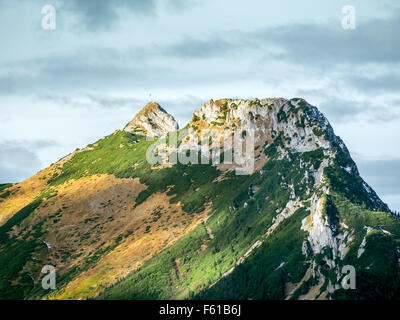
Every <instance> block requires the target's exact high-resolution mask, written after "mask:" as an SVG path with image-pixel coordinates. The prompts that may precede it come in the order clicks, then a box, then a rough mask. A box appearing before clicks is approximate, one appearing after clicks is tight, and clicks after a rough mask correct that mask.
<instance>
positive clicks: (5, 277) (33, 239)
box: [0, 190, 56, 299]
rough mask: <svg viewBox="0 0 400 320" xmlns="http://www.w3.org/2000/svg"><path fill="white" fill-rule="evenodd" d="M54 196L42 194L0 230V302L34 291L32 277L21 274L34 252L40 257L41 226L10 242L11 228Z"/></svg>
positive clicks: (52, 194) (43, 247)
mask: <svg viewBox="0 0 400 320" xmlns="http://www.w3.org/2000/svg"><path fill="white" fill-rule="evenodd" d="M55 195H56V193H54V191H52V190H48V191H46V192H43V193H42V194H41V195H40V196H39V197H37V198H36V199H35V200H34V201H33V202H31V203H30V204H28V205H27V206H26V207H24V208H22V209H21V210H20V211H18V212H17V213H16V214H15V215H13V216H12V217H11V218H10V219H9V220H8V221H7V222H6V223H5V224H3V225H2V226H1V227H0V299H23V298H24V297H25V296H26V295H27V294H28V292H29V291H30V290H31V289H32V288H33V280H32V279H31V275H30V274H28V273H26V272H24V271H23V267H24V265H25V264H26V262H27V261H29V260H31V259H32V255H33V253H34V252H35V253H37V254H40V251H44V250H45V246H44V245H43V242H42V240H41V236H42V234H43V233H42V230H41V224H37V225H35V226H33V230H32V231H31V232H30V233H29V234H25V235H23V236H21V237H19V238H13V237H11V238H10V237H9V232H10V231H11V229H12V227H13V226H17V225H19V224H20V223H21V222H22V221H23V220H24V219H25V218H27V217H28V216H29V215H30V214H31V213H32V212H33V211H34V210H35V209H36V208H37V207H38V206H40V205H41V204H42V203H43V202H45V201H46V200H47V199H48V198H50V197H54V196H55ZM37 271H38V272H39V271H40V270H37Z"/></svg>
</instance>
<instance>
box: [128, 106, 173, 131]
mask: <svg viewBox="0 0 400 320" xmlns="http://www.w3.org/2000/svg"><path fill="white" fill-rule="evenodd" d="M178 128H179V126H178V123H177V122H176V121H175V119H174V117H173V116H172V115H170V114H169V113H168V112H167V111H165V110H164V109H163V108H162V107H161V106H160V104H159V103H157V102H149V103H147V104H146V105H145V106H144V107H143V109H142V110H140V111H139V112H138V113H137V114H136V116H135V117H134V118H133V119H132V120H131V121H130V122H129V123H128V124H127V125H126V126H125V128H124V131H127V132H133V133H142V134H145V135H146V136H151V137H161V136H163V135H165V134H167V133H168V132H170V131H175V130H178Z"/></svg>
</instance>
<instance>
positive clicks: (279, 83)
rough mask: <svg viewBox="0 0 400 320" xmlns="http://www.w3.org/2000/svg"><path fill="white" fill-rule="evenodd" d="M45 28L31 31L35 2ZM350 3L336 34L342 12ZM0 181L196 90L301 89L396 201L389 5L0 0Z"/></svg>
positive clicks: (397, 84) (183, 118)
mask: <svg viewBox="0 0 400 320" xmlns="http://www.w3.org/2000/svg"><path fill="white" fill-rule="evenodd" d="M46 4H51V5H53V6H54V7H55V8H56V29H55V30H44V29H43V28H42V18H43V16H44V15H43V14H42V13H41V10H42V7H43V6H44V5H46ZM344 5H353V6H354V8H355V9H356V28H355V29H354V30H349V29H346V30H345V29H343V28H342V24H341V20H342V17H343V14H342V7H343V6H344ZM0 40H1V50H0V108H1V113H0V114H1V116H0V117H1V118H0V123H1V126H0V183H4V182H17V181H21V180H23V179H25V178H28V177H29V176H31V175H32V174H33V173H35V172H36V171H37V170H39V169H42V168H44V167H46V166H48V165H49V164H51V163H53V162H55V161H57V160H58V159H59V158H61V157H62V156H64V155H66V154H68V153H69V152H71V151H73V150H74V149H75V148H77V147H84V146H86V145H87V144H88V143H91V142H94V141H96V140H97V139H99V138H101V137H102V136H105V135H108V134H110V133H111V132H113V131H114V130H115V129H120V128H122V127H123V126H124V125H125V124H126V123H127V122H128V121H129V120H130V119H131V118H132V117H133V116H134V115H135V113H136V112H137V111H139V110H140V108H141V107H142V106H143V105H144V104H145V103H146V102H147V101H149V100H156V101H158V102H160V104H161V105H162V106H163V107H164V108H165V109H166V110H167V111H168V112H170V113H171V114H173V115H174V116H175V118H176V119H177V120H178V122H179V123H180V125H181V126H183V125H185V124H186V122H187V121H188V120H189V118H190V116H191V114H192V112H193V110H194V109H195V108H199V107H200V106H201V104H202V103H204V102H205V101H207V100H209V99H210V98H213V99H218V98H224V97H240V98H254V97H258V98H265V97H284V98H292V97H303V98H305V99H306V100H307V101H308V102H310V103H311V104H313V105H315V106H317V107H318V108H319V109H320V110H321V111H322V112H323V113H324V114H325V115H326V116H327V117H328V119H329V121H330V122H331V124H332V126H333V127H334V129H335V132H336V134H338V135H340V136H341V137H342V139H343V140H344V141H345V143H346V145H347V146H348V148H349V149H350V151H351V154H352V156H353V158H354V159H355V160H356V162H357V164H358V166H359V169H360V172H361V175H362V176H363V178H364V179H365V180H366V181H367V182H368V183H369V184H370V185H371V186H372V187H373V188H374V189H375V190H376V191H377V192H378V194H379V195H380V196H381V197H382V199H383V200H384V201H386V202H387V203H388V204H389V206H390V207H391V208H392V209H395V210H400V187H399V180H400V154H399V150H400V90H399V89H400V5H399V4H398V1H396V0H393V1H389V0H381V1H367V0H359V1H355V0H352V1H351V0H347V1H341V0H324V1H309V0H302V1H295V0H280V1H265V0H246V1H239V0H148V1H146V0H113V1H108V0H68V1H67V0H65V1H59V0H54V1H51V0H45V1H41V0H31V1H28V0H20V1H5V0H0Z"/></svg>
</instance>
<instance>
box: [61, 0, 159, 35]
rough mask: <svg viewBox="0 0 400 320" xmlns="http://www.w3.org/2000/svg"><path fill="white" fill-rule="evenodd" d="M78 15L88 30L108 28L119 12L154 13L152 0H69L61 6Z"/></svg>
mask: <svg viewBox="0 0 400 320" xmlns="http://www.w3.org/2000/svg"><path fill="white" fill-rule="evenodd" d="M62 8H64V9H66V10H69V11H71V12H73V13H74V14H76V15H77V16H79V18H80V22H81V23H83V24H84V25H85V26H86V28H87V29H89V30H99V29H105V28H110V27H112V25H113V24H114V23H115V22H116V21H117V20H118V16H119V13H120V12H121V11H124V10H129V11H131V12H133V13H134V14H136V15H151V14H154V13H155V10H156V1H154V0H112V1H110V0H84V1H81V0H69V1H67V2H65V3H64V5H63V7H62Z"/></svg>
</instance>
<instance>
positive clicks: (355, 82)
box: [344, 65, 400, 93]
mask: <svg viewBox="0 0 400 320" xmlns="http://www.w3.org/2000/svg"><path fill="white" fill-rule="evenodd" d="M398 68H399V66H398V65H394V66H393V70H391V71H389V72H387V73H385V74H383V75H376V76H373V77H366V76H362V75H359V74H358V75H357V74H356V75H355V74H352V73H350V74H347V77H346V79H344V81H345V82H347V83H348V84H350V85H351V86H353V87H355V88H357V89H358V90H360V91H365V92H370V93H381V92H400V74H399V73H398V72H397V70H399V69H398Z"/></svg>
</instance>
